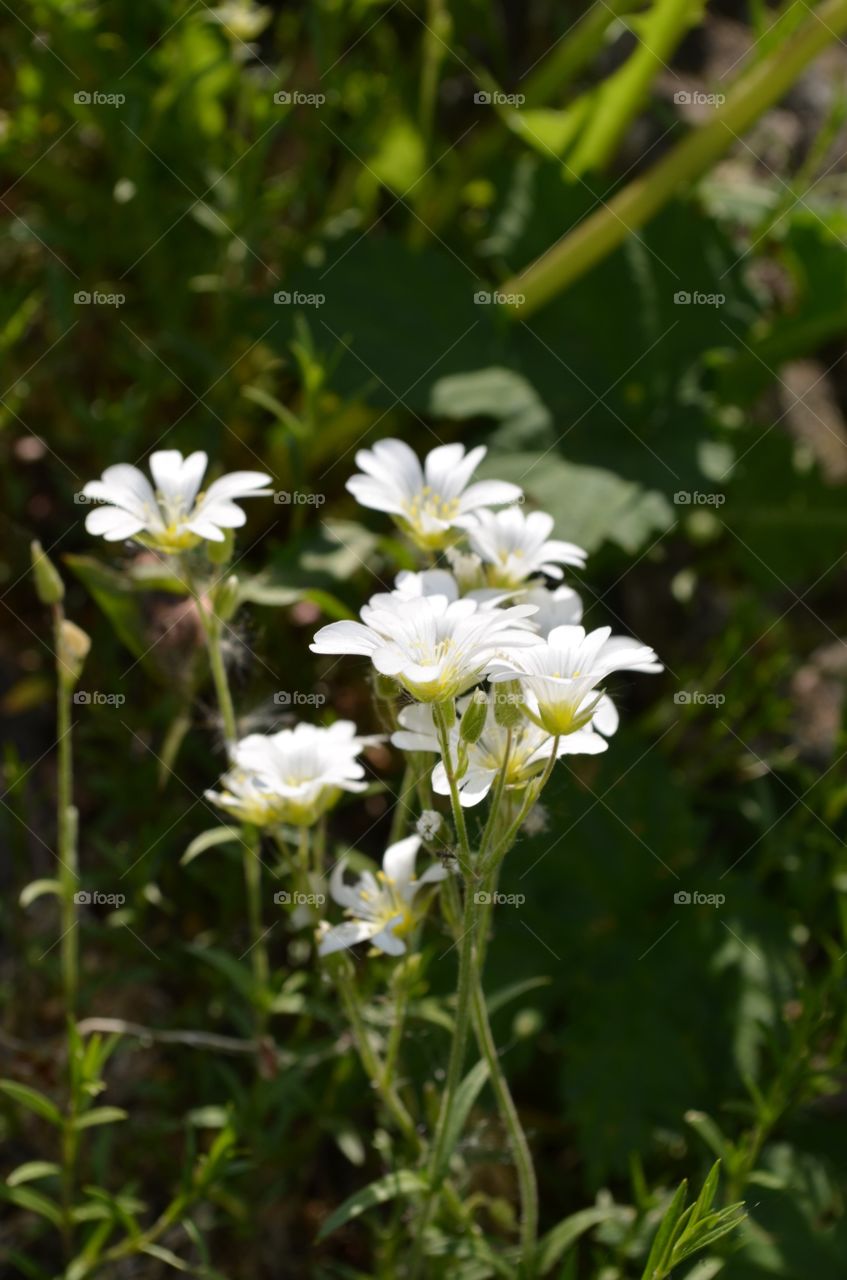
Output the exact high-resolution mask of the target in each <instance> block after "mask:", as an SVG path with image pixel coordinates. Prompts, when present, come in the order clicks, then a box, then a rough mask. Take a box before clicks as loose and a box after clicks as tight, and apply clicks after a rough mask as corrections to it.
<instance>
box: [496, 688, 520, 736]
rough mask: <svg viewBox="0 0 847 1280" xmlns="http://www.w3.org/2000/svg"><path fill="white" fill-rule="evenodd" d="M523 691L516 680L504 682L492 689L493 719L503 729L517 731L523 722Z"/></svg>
mask: <svg viewBox="0 0 847 1280" xmlns="http://www.w3.org/2000/svg"><path fill="white" fill-rule="evenodd" d="M522 707H523V690H522V689H521V686H520V681H518V680H504V681H503V683H502V684H497V685H495V687H494V719H495V720H496V721H497V723H498V724H499V725H501V726H502V727H503V728H504V729H517V727H518V725H519V724H521V723H522V721H523V711H522V710H521V708H522Z"/></svg>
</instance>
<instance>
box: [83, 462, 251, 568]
mask: <svg viewBox="0 0 847 1280" xmlns="http://www.w3.org/2000/svg"><path fill="white" fill-rule="evenodd" d="M207 463H208V458H207V456H206V454H205V453H203V452H202V451H198V452H197V453H191V454H189V455H188V457H187V458H183V456H182V454H181V453H180V452H179V450H178V449H161V450H160V451H159V452H158V453H153V454H151V455H150V473H151V475H152V477H153V484H154V485H155V489H154V488H153V485H151V484H150V481H149V480H148V479H147V477H146V475H145V474H144V472H143V471H140V470H139V469H138V467H133V466H130V464H129V463H126V462H119V463H117V464H116V465H115V466H113V467H107V468H106V470H105V471H104V472H103V475H102V476H101V477H100V479H99V480H89V482H88V484H87V485H86V486H85V488H84V489H83V491H82V492H83V495H84V496H85V497H86V498H95V499H97V501H99V502H102V503H104V504H105V505H103V506H101V507H95V508H94V510H93V511H89V513H88V515H87V516H86V517H85V527H86V529H87V530H88V532H89V533H93V534H97V535H99V536H100V537H103V538H105V539H106V541H107V542H121V541H122V540H123V539H124V538H135V539H136V541H137V542H141V543H143V544H144V545H145V546H147V547H153V548H155V549H156V550H157V551H164V552H166V553H167V554H168V555H171V554H174V553H176V552H179V551H186V550H190V548H192V547H196V546H197V545H198V543H200V542H202V541H203V540H204V539H206V540H208V541H209V542H223V541H224V537H225V534H224V529H238V528H240V527H241V525H243V524H244V523H245V521H246V519H247V517H246V515H245V514H244V512H243V511H242V510H241V507H239V506H236V504H235V499H236V498H258V497H265V496H266V495H267V494H269V493H272V492H273V490H271V489H268V488H266V487H265V486H267V485H268V484H270V480H271V477H270V476H266V475H265V474H264V472H261V471H232V472H230V474H229V475H226V476H221V478H220V479H219V480H214V481H213V482H212V484H210V485H209V488H208V489H207V490H206V491H205V493H201V492H200V485H201V483H202V481H203V476H204V475H205V472H206V465H207Z"/></svg>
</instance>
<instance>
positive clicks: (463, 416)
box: [429, 366, 553, 447]
mask: <svg viewBox="0 0 847 1280" xmlns="http://www.w3.org/2000/svg"><path fill="white" fill-rule="evenodd" d="M429 411H430V413H431V414H433V415H434V416H435V417H438V418H450V419H453V420H454V421H457V422H465V421H467V420H468V419H469V418H493V419H494V421H495V422H501V423H504V424H507V425H508V426H509V428H510V439H514V442H515V446H516V447H519V446H520V443H521V441H522V440H523V439H524V437H526V442H527V443H530V442H531V441H532V439H533V437H537V435H538V434H539V433H540V432H545V431H547V430H548V428H549V427H550V426H551V425H552V422H553V416H552V414H551V413H550V410H549V409H548V408H547V406H546V405H545V404H543V403H542V401H541V398H540V396H539V395H538V392H537V391H536V390H535V388H534V387H533V386H532V385H531V384H530V383H529V382H527V380H526V378H524V377H523V376H522V375H521V374H519V373H515V371H514V370H512V369H504V368H500V367H498V366H494V367H492V368H490V369H478V370H476V371H475V372H474V373H454V374H450V375H449V376H448V377H446V378H439V380H438V381H437V382H435V383H433V387H432V391H431V393H430V402H429ZM511 433H514V435H512V434H511Z"/></svg>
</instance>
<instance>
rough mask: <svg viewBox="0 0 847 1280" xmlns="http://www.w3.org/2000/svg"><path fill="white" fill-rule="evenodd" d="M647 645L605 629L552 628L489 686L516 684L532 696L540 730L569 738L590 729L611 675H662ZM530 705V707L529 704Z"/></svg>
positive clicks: (512, 658) (513, 656) (503, 668)
mask: <svg viewBox="0 0 847 1280" xmlns="http://www.w3.org/2000/svg"><path fill="white" fill-rule="evenodd" d="M662 669H663V668H662V664H661V663H660V662H659V661H658V659H657V657H656V654H655V653H654V652H653V650H652V649H651V648H649V647H648V646H647V645H643V644H639V643H638V641H637V640H631V639H630V638H629V637H627V636H613V635H612V634H611V628H610V627H599V628H598V629H597V630H596V631H591V632H589V633H588V634H586V631H585V628H584V627H579V626H563V627H554V629H553V630H552V631H551V632H550V634H549V636H548V637H547V640H546V642H545V643H543V644H540V645H535V646H532V647H531V648H527V649H524V650H520V651H518V650H515V651H514V652H513V653H512V654H511V656H510V657H509V658H508V659H506V660H505V661H503V662H502V663H499V664H497V666H496V667H495V668H494V669H493V670H492V672H491V678H492V680H493V681H495V682H498V681H501V680H518V681H520V683H521V685H522V687H523V688H524V689H525V690H526V691H527V693H528V694H529V695H531V699H530V708H529V712H530V714H531V713H532V707H533V705H534V706H535V707H536V708H537V710H536V711H535V714H536V715H537V718H538V721H539V722H540V724H541V725H542V726H543V727H544V728H545V729H546V730H547V731H548V733H552V734H556V735H559V734H562V735H567V734H572V733H575V732H577V731H578V730H580V729H583V728H584V727H585V726H586V725H587V724H589V723H590V721H591V719H592V717H593V716H594V714H595V712H596V711H597V709H598V707H599V703H600V699H601V697H602V691H601V690H599V689H598V687H597V686H598V685H599V684H600V683H601V681H603V680H605V678H606V677H607V676H608V675H610V674H611V673H612V672H613V671H625V670H629V671H644V672H657V671H661V670H662ZM532 699H534V704H533V702H532Z"/></svg>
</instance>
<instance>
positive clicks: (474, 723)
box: [459, 689, 488, 743]
mask: <svg viewBox="0 0 847 1280" xmlns="http://www.w3.org/2000/svg"><path fill="white" fill-rule="evenodd" d="M487 718H488V698H487V697H486V695H485V693H484V691H483V690H482V689H477V690H476V692H475V693H474V695H473V697H472V698H471V700H470V702H469V703H468V705H467V706H466V707H465V709H464V711H463V712H462V724H461V727H460V729H459V733H460V735H461V738H462V741H463V742H467V743H474V742H479V740H480V738H481V737H482V731H483V729H484V728H485V721H486V720H487Z"/></svg>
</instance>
